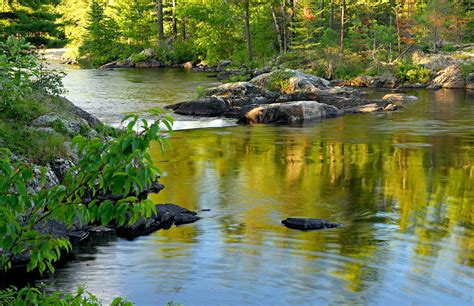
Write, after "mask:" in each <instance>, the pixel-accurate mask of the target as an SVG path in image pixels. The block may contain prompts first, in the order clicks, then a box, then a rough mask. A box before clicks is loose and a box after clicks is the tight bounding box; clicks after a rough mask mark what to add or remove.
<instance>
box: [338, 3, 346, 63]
mask: <svg viewBox="0 0 474 306" xmlns="http://www.w3.org/2000/svg"><path fill="white" fill-rule="evenodd" d="M345 13H346V0H342V1H341V42H340V46H339V47H340V52H341V54H343V53H344V14H345Z"/></svg>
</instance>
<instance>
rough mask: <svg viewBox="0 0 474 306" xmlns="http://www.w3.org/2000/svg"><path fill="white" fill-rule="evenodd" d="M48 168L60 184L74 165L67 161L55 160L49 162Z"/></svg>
mask: <svg viewBox="0 0 474 306" xmlns="http://www.w3.org/2000/svg"><path fill="white" fill-rule="evenodd" d="M50 167H51V170H52V171H53V172H54V174H55V175H56V177H57V178H58V181H59V182H62V181H63V180H64V178H65V177H66V173H67V171H68V170H69V169H71V168H72V167H74V163H73V162H72V161H70V160H68V159H64V158H56V159H55V160H53V161H52V162H51V164H50Z"/></svg>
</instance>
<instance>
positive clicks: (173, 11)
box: [172, 0, 178, 39]
mask: <svg viewBox="0 0 474 306" xmlns="http://www.w3.org/2000/svg"><path fill="white" fill-rule="evenodd" d="M172 5H173V7H172V19H173V39H176V38H177V37H178V25H177V20H176V0H173V1H172Z"/></svg>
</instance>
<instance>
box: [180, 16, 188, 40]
mask: <svg viewBox="0 0 474 306" xmlns="http://www.w3.org/2000/svg"><path fill="white" fill-rule="evenodd" d="M181 36H183V41H186V39H187V35H186V18H183V20H181Z"/></svg>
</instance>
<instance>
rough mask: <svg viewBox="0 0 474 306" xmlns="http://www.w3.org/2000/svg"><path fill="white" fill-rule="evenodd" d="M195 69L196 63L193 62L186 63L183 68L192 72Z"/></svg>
mask: <svg viewBox="0 0 474 306" xmlns="http://www.w3.org/2000/svg"><path fill="white" fill-rule="evenodd" d="M193 67H194V63H193V62H192V61H189V62H186V63H184V64H183V68H184V69H186V70H191V68H193Z"/></svg>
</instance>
